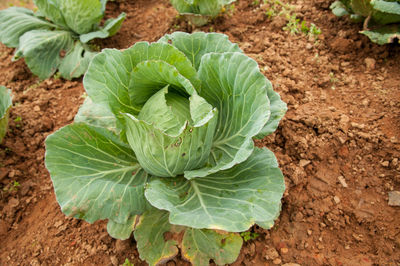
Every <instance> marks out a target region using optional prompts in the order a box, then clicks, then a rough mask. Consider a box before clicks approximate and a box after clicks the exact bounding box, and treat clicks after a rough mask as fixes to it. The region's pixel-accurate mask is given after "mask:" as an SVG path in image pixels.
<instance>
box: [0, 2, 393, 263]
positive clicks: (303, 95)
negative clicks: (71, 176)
mask: <svg viewBox="0 0 400 266" xmlns="http://www.w3.org/2000/svg"><path fill="white" fill-rule="evenodd" d="M291 4H292V5H293V7H294V12H295V13H296V14H297V17H298V18H299V19H300V20H304V21H306V22H307V23H314V24H315V25H316V26H317V27H319V28H320V29H321V32H322V33H321V34H320V35H318V36H317V37H316V36H310V35H305V34H303V33H298V34H290V33H289V32H287V31H284V30H282V27H284V26H285V25H286V20H285V19H284V18H281V17H276V16H275V17H272V18H268V16H267V15H266V14H265V12H266V11H265V9H263V6H262V5H259V4H256V3H255V1H251V0H243V1H238V2H237V3H236V5H235V8H230V9H228V10H229V11H228V12H227V13H226V14H224V15H223V16H221V17H219V18H217V19H216V21H214V22H213V23H211V24H209V25H207V26H204V27H201V28H199V29H195V28H193V27H192V26H191V25H188V24H187V23H186V22H184V21H182V20H180V19H179V18H177V17H176V15H177V13H176V11H175V10H174V9H173V8H172V7H171V5H170V4H169V3H168V1H167V0H163V1H155V0H151V1H148V0H136V1H133V0H130V1H123V2H110V3H109V4H108V7H107V13H106V18H107V17H115V16H116V15H118V14H119V13H120V12H126V13H127V19H126V21H125V22H124V25H123V27H122V29H121V31H120V32H119V33H118V34H117V35H115V36H113V37H112V38H110V39H107V40H97V41H96V44H98V45H99V46H100V47H102V48H106V47H108V48H118V49H123V48H127V47H130V46H131V45H133V44H134V43H135V42H137V41H140V40H146V41H156V40H158V39H159V38H160V37H161V36H163V35H164V34H165V33H167V32H173V31H175V30H181V31H188V32H192V31H197V30H203V31H210V30H213V31H217V32H221V33H225V34H227V35H228V36H229V37H230V39H231V40H232V41H233V42H237V43H239V46H240V47H241V48H242V49H243V50H244V52H245V53H246V54H248V55H250V56H251V57H252V58H254V59H255V60H256V61H257V62H258V63H259V65H260V69H261V70H262V71H263V73H264V74H265V75H266V76H267V77H268V78H269V79H270V80H271V82H272V83H273V85H274V87H275V89H276V90H277V91H278V92H279V93H280V94H281V97H282V98H283V100H284V101H285V102H287V103H288V107H289V110H288V113H287V115H286V116H285V118H284V119H283V120H282V122H281V124H280V127H279V129H278V130H277V132H275V133H274V134H272V135H270V136H268V137H266V138H265V139H263V140H260V141H257V142H256V145H257V146H259V147H264V146H266V147H268V148H270V149H271V150H272V151H274V152H275V154H276V155H277V158H278V161H279V163H280V166H281V168H282V170H283V173H284V175H285V179H286V180H285V181H286V185H287V190H286V192H285V195H284V199H283V206H282V213H281V215H280V217H279V219H278V220H277V221H276V224H275V226H274V227H273V228H272V229H271V230H263V229H261V228H259V227H257V226H255V227H253V228H252V229H251V230H252V231H253V232H256V233H258V234H259V237H257V238H256V239H254V240H250V241H248V242H246V243H245V244H244V247H243V248H242V251H241V253H240V256H239V258H238V260H237V261H236V262H235V263H233V265H282V264H285V263H297V264H300V265H373V264H377V265H386V264H394V265H396V264H398V263H400V252H399V250H400V220H399V219H398V217H400V208H399V207H395V206H389V205H388V192H389V191H393V190H397V191H399V190H400V163H399V158H400V75H399V73H400V65H399V63H398V62H400V47H399V46H396V45H386V46H378V45H376V44H373V43H371V42H370V41H369V40H368V38H367V37H365V36H363V35H360V34H359V33H358V31H359V30H360V29H361V26H360V25H357V24H353V23H351V22H350V21H349V20H347V19H345V18H337V17H335V16H334V15H333V14H331V11H330V10H329V4H330V2H327V1H322V0H312V1H304V0H297V1H291ZM12 54H13V50H12V49H9V48H6V47H5V46H4V45H0V73H2V75H1V76H0V84H1V85H4V86H7V87H9V88H11V89H12V91H13V95H14V107H13V109H12V110H11V119H10V121H11V123H10V131H9V132H8V134H7V136H6V138H5V139H4V142H3V143H2V144H1V146H0V162H1V165H0V188H1V197H0V210H1V212H0V237H1V239H2V243H3V244H2V245H1V246H0V264H2V265H16V264H23V265H25V264H32V265H54V264H68V265H82V264H85V265H99V264H101V265H103V264H106V265H107V264H112V265H119V264H122V263H123V262H124V261H125V259H126V258H128V259H129V260H130V261H131V262H132V263H134V264H135V265H145V263H144V262H142V261H141V260H140V258H139V255H138V252H137V250H136V248H135V245H136V244H135V242H134V240H133V238H132V239H130V240H127V241H120V240H114V239H112V238H111V237H110V236H108V234H107V231H106V228H105V222H104V221H99V222H96V223H95V224H93V225H91V224H88V223H86V222H84V221H79V220H76V219H71V218H68V217H65V216H64V215H63V214H62V213H61V211H60V208H59V206H58V204H57V202H56V199H55V196H54V192H53V188H52V184H51V180H50V177H49V175H48V172H47V171H46V169H45V167H44V163H43V158H44V153H45V147H44V139H45V138H46V136H48V135H49V134H51V133H52V132H54V131H55V130H57V129H58V128H60V127H62V126H64V125H66V124H69V123H70V122H72V119H73V117H74V115H75V113H76V112H77V110H78V107H79V105H80V104H81V103H82V101H83V98H82V94H83V93H84V89H83V86H82V82H81V79H77V80H74V81H65V80H60V79H54V78H51V79H48V80H45V81H39V80H38V79H37V78H35V77H34V76H32V74H31V73H30V71H29V69H28V68H27V67H26V65H25V64H24V61H23V60H20V61H17V62H11V58H12ZM167 265H169V266H171V265H188V263H187V262H184V261H183V260H182V259H181V258H179V257H178V258H175V259H174V260H173V261H170V262H168V263H167ZM292 265H294V264H292Z"/></svg>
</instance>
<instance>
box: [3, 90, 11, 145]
mask: <svg viewBox="0 0 400 266" xmlns="http://www.w3.org/2000/svg"><path fill="white" fill-rule="evenodd" d="M11 105H12V99H11V90H9V89H7V88H6V87H3V86H0V143H1V142H2V140H3V138H4V136H5V135H6V132H7V128H8V118H9V111H10V108H11Z"/></svg>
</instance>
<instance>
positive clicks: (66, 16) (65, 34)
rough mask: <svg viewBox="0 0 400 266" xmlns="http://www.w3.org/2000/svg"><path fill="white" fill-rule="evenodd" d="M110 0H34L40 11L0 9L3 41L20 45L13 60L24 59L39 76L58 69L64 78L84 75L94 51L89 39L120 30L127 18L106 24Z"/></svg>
mask: <svg viewBox="0 0 400 266" xmlns="http://www.w3.org/2000/svg"><path fill="white" fill-rule="evenodd" d="M106 2H107V0H34V3H35V5H36V6H37V7H38V11H37V12H36V13H34V12H33V11H31V10H29V9H26V8H22V7H10V8H8V9H5V10H1V11H0V42H2V43H4V44H5V45H6V46H8V47H13V48H17V50H16V52H15V55H14V60H17V59H19V58H22V57H23V58H25V62H26V64H27V65H28V67H29V69H30V70H31V71H32V73H34V74H35V75H37V76H39V78H40V79H46V78H49V77H50V76H52V75H53V74H54V73H55V72H56V71H57V69H58V70H59V72H60V74H61V76H62V77H64V78H66V79H72V78H76V77H80V76H81V75H83V74H84V73H85V71H86V69H87V67H88V65H89V62H90V60H91V58H92V57H93V56H94V55H95V52H94V51H93V50H92V49H91V48H90V45H88V42H89V41H91V40H93V39H95V38H107V37H109V36H112V35H114V34H115V33H117V31H118V30H119V28H120V27H121V24H122V22H123V21H124V19H125V14H124V13H121V15H119V17H118V18H114V19H108V20H107V21H106V22H105V23H104V26H102V27H101V26H100V21H101V20H102V18H103V16H104V11H105V6H106Z"/></svg>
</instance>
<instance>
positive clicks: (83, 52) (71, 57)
mask: <svg viewBox="0 0 400 266" xmlns="http://www.w3.org/2000/svg"><path fill="white" fill-rule="evenodd" d="M85 48H86V49H85ZM95 55H96V53H95V52H91V51H90V50H89V49H88V47H84V46H83V45H82V43H81V42H79V41H77V42H75V45H74V48H73V49H72V50H70V51H69V52H68V53H67V54H66V55H65V57H64V58H63V59H62V61H61V64H60V67H59V71H60V74H61V76H62V77H63V78H65V79H69V80H71V79H73V78H78V77H80V76H82V75H83V74H85V72H86V70H87V68H88V66H89V63H90V61H91V60H92V59H93V57H94V56H95Z"/></svg>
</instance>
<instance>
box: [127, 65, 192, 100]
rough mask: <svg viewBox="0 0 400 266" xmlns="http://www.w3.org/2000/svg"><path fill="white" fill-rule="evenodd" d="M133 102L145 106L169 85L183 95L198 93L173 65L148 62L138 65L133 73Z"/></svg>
mask: <svg viewBox="0 0 400 266" xmlns="http://www.w3.org/2000/svg"><path fill="white" fill-rule="evenodd" d="M132 81H133V82H132V88H131V89H130V91H129V94H130V97H131V102H132V103H133V104H134V105H135V106H143V105H144V104H145V103H146V101H147V100H148V99H149V98H150V97H151V96H152V95H153V94H154V93H156V92H157V91H159V90H161V89H162V88H164V87H165V86H167V85H170V87H171V88H173V89H175V90H176V91H178V92H179V93H182V94H183V95H185V94H186V95H192V94H194V93H195V92H196V91H195V89H194V87H193V85H192V83H191V82H190V81H189V80H188V79H186V78H185V77H184V76H183V75H181V74H180V73H179V71H178V70H177V69H176V68H175V67H174V66H172V65H170V64H168V63H166V62H165V61H161V60H148V61H144V62H141V63H139V64H137V66H136V67H135V69H133V72H132Z"/></svg>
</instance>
